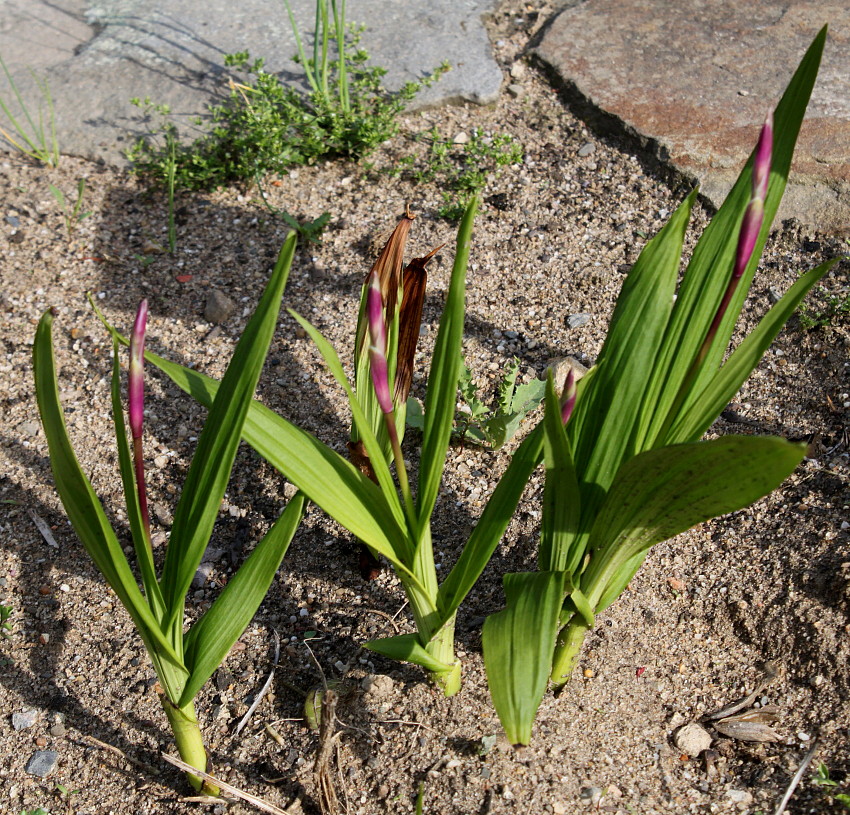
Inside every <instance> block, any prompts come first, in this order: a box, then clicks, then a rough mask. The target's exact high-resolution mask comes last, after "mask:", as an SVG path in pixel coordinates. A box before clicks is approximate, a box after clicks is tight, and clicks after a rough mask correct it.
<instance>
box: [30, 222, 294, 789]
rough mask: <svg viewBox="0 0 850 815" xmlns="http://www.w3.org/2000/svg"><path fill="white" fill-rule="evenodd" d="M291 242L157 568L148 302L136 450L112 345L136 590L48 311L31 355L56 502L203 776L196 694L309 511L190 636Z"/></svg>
mask: <svg viewBox="0 0 850 815" xmlns="http://www.w3.org/2000/svg"><path fill="white" fill-rule="evenodd" d="M295 243H296V241H295V235H292V234H290V236H289V237H288V238H287V240H286V242H285V243H284V246H283V248H282V250H281V252H280V256H279V258H278V261H277V263H276V265H275V268H274V271H273V272H272V275H271V278H270V280H269V283H268V285H267V287H266V289H265V291H264V293H263V295H262V297H261V299H260V302H259V305H258V306H257V309H256V311H255V313H254V315H253V317H252V318H251V319H250V321H249V322H248V325H247V326H246V328H245V332H244V334H243V335H242V337H241V339H240V341H239V343H238V344H237V347H236V350H235V352H234V355H233V358H232V359H231V361H230V364H229V365H228V367H227V372H226V373H225V375H224V379H223V380H222V382H221V387H220V390H219V396H218V399H216V401H215V405H214V406H213V407H212V409H211V410H210V411H209V415H208V417H207V421H206V423H205V425H204V428H203V431H202V432H201V435H200V438H199V441H198V445H197V448H196V451H195V454H194V456H193V458H192V462H191V465H190V467H189V471H188V474H187V476H186V482H185V484H184V487H183V491H182V494H181V496H180V500H179V501H178V504H177V507H176V508H175V511H174V522H173V525H172V528H171V535H170V537H169V541H168V547H167V550H166V552H165V559H164V562H163V563H162V564H161V566H160V567H159V568H158V567H157V564H156V563H155V561H154V557H153V548H152V544H151V534H150V528H151V527H150V516H149V513H148V500H147V489H146V486H145V468H144V450H143V417H144V379H143V360H144V356H143V352H144V341H145V331H146V322H147V303H146V302H144V301H143V302H142V304H141V305H140V307H139V311H138V313H137V315H136V321H135V324H134V327H133V333H132V340H131V343H130V363H129V372H128V375H127V384H128V397H127V401H128V421H127V424H129V429H130V436H131V439H132V448H131V445H130V443H128V439H127V433H126V424H125V419H124V411H123V407H122V404H121V378H120V364H119V345H118V343H117V341H116V342H114V343H113V350H114V354H113V368H112V418H113V422H114V424H115V435H116V441H117V447H118V461H119V469H120V472H121V479H122V484H123V487H124V500H125V504H126V512H127V518H128V522H129V526H130V533H131V538H132V542H133V549H134V550H135V555H136V565H137V568H138V574H139V576H140V578H141V588H140V587H139V584H138V582H137V578H136V575H135V574H134V572H133V570H132V569H131V567H130V564H129V562H128V560H127V557H126V555H125V554H124V549H123V546H122V543H121V541H120V540H119V536H118V534H116V532H115V531H114V529H113V527H112V526H111V524H110V522H109V520H108V519H107V517H106V514H105V512H104V510H103V507H102V505H101V503H100V501H99V500H98V498H97V496H96V495H95V492H94V490H93V488H92V485H91V483H90V482H89V480H88V478H87V477H86V475H85V474H84V473H83V470H82V468H81V466H80V464H79V461H78V460H77V457H76V455H75V453H74V450H73V448H72V446H71V441H70V439H69V437H68V431H67V428H66V425H65V418H64V413H63V410H62V405H61V403H60V401H59V388H58V382H57V377H56V366H55V362H54V353H53V341H52V324H53V319H54V315H53V313H52V312H51V311H47V312H45V314H44V315H43V316H42V318H41V321H40V323H39V326H38V329H37V332H36V337H35V343H34V346H33V366H34V372H35V382H36V396H37V400H38V407H39V411H40V413H41V421H42V424H43V426H44V431H45V435H46V437H47V444H48V450H49V455H50V463H51V466H52V469H53V476H54V480H55V483H56V488H57V491H58V493H59V497H60V499H61V500H62V504H63V505H64V507H65V511H66V512H67V514H68V518H69V520H70V521H71V524H72V526H73V527H74V530H75V531H76V533H77V536H78V537H79V539H80V541H81V542H82V544H83V546H84V547H85V549H86V551H87V552H88V554H89V556H90V557H91V558H92V560H93V561H94V562H95V564H96V566H97V567H98V569H99V570H100V572H101V573H102V574H103V576H104V577H105V578H106V581H107V582H108V583H109V585H110V587H111V588H112V590H113V591H114V592H115V594H116V596H117V597H118V599H119V600H120V601H121V603H122V604H123V605H124V607H125V608H126V609H127V611H128V613H129V614H130V617H131V619H132V620H133V623H134V625H135V626H136V629H137V631H138V632H139V635H140V637H141V638H142V642H143V643H144V645H145V648H146V650H147V652H148V655H149V656H150V659H151V662H152V663H153V667H154V669H155V671H156V674H157V678H158V679H159V687H158V689H157V690H158V693H159V697H160V701H161V703H162V707H163V710H164V712H165V715H166V717H167V719H168V721H169V724H170V725H171V728H172V731H173V733H174V738H175V741H176V743H177V747H178V750H179V751H180V755H181V757H182V758H183V760H184V761H185V762H187V763H188V764H189V765H190V766H191V767H193V768H196V769H198V770H201V771H205V770H206V764H207V755H206V751H205V749H204V743H203V738H202V736H201V732H200V728H199V726H198V720H197V716H196V714H195V706H194V698H195V695H196V694H197V693H198V691H199V690H200V689H201V687H202V686H203V685H204V684H205V683H206V681H207V679H209V677H210V676H211V675H212V673H213V672H214V671H215V670H216V669H217V668H218V666H219V665H220V664H221V662H222V661H223V659H224V658H225V657H226V655H227V653H228V652H229V651H230V649H231V647H232V646H233V644H234V643H235V642H236V640H237V639H238V638H239V636H240V635H241V634H242V632H243V631H244V629H245V627H246V626H247V625H248V623H249V622H250V620H251V618H252V617H253V615H254V612H255V611H256V610H257V608H258V607H259V605H260V603H261V602H262V600H263V598H264V596H265V594H266V592H267V591H268V588H269V586H270V585H271V582H272V579H273V578H274V575H275V573H276V571H277V569H278V567H279V565H280V562H281V560H282V558H283V556H284V554H285V553H286V550H287V548H288V546H289V544H290V541H291V540H292V537H293V535H294V534H295V530H296V529H297V527H298V524H299V523H300V520H301V517H302V514H303V511H304V505H305V500H304V497H303V495H302V494H301V493H297V494H296V495H295V496H294V497H293V498H292V499H291V500H290V501H289V503H288V504H287V506H286V509H285V510H284V511H283V513H282V514H281V516H280V517H279V518H278V519H277V521H276V522H275V523H274V524H273V525H272V526H271V528H270V529H269V531H268V532H267V533H266V535H265V537H263V539H262V540H261V541H260V542H259V543H258V544H257V546H256V547H255V548H254V550H253V551H252V552H251V553H250V554H249V555H248V557H247V558H246V560H245V561H244V563H243V564H242V566H241V567H240V568H239V570H238V571H237V572H236V573H235V574H234V575H233V576H231V578H230V580H229V581H228V583H227V585H226V586H225V587H224V589H223V590H222V591H221V593H220V594H219V596H218V597H217V598H216V599H215V601H214V602H213V603H212V605H211V606H210V607H209V609H207V611H206V612H204V613H203V614H202V615H201V616H200V617H197V618H195V619H194V621H193V622H192V624H191V626H189V627H188V629H187V628H186V622H187V621H186V619H185V608H186V595H187V592H188V591H189V589H190V585H191V582H192V578H193V577H194V575H195V572H196V570H197V568H198V566H199V565H200V562H201V558H202V556H203V554H204V551H205V549H206V547H207V543H208V541H209V539H210V535H211V534H212V531H213V526H214V524H215V520H216V517H217V515H218V512H219V508H220V506H221V501H222V498H223V496H224V492H225V489H226V488H227V483H228V479H229V476H230V471H231V469H232V467H233V462H234V459H235V457H236V451H237V448H238V446H239V441H240V436H241V434H242V432H243V426H244V423H245V420H246V416H247V414H248V410H249V406H250V404H251V402H252V395H253V393H254V389H255V387H256V384H257V380H258V378H259V376H260V371H261V369H262V366H263V362H264V361H265V358H266V354H267V352H268V348H269V344H270V342H271V339H272V336H273V334H274V329H275V325H276V323H277V318H278V314H279V310H280V299H281V296H282V294H283V290H284V288H285V285H286V280H287V276H288V274H289V268H290V265H291V263H292V258H293V255H294V253H295ZM188 780H189V782H190V783H191V785H192V786H193V787H194V788H195V789H203V790H204V791H205V792H207V793H210V794H217V792H218V790H217V789H216V788H215V787H213V786H211V785H210V784H209V782H202V781H201V778H200V777H199V776H197V775H195V774H193V773H191V772H190V773H188Z"/></svg>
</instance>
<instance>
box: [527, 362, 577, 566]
mask: <svg viewBox="0 0 850 815" xmlns="http://www.w3.org/2000/svg"><path fill="white" fill-rule="evenodd" d="M543 425H544V427H545V432H546V438H545V446H544V461H545V464H546V482H545V485H544V487H543V523H542V528H541V534H540V551H539V553H538V555H537V563H538V568H539V569H540V571H541V572H564V571H565V572H568V573H569V574H570V575H573V574H574V573H575V571H576V569H577V568H578V566H579V564H580V563H581V559H582V557H583V555H584V551H583V549H582V548H581V547H578V546H571V544H572V543H573V542H574V541H575V540H576V536H577V534H578V530H579V520H580V518H581V493H580V492H579V487H578V479H577V477H576V468H575V464H574V463H573V456H572V451H571V450H570V442H569V439H568V438H567V433H566V430H565V429H564V423H563V422H562V421H561V408H560V405H559V404H558V397H557V396H556V395H555V386H554V383H553V381H552V375H551V373H550V374H549V377H548V379H547V381H546V414H545V416H544V418H543Z"/></svg>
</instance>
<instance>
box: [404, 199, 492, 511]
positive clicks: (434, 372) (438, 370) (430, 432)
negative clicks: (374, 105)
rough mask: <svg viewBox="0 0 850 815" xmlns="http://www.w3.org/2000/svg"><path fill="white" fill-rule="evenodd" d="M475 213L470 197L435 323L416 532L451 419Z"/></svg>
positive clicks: (431, 500)
mask: <svg viewBox="0 0 850 815" xmlns="http://www.w3.org/2000/svg"><path fill="white" fill-rule="evenodd" d="M477 209H478V198H477V197H473V198H472V200H471V201H470V203H469V205H468V206H467V208H466V213H465V214H464V216H463V220H462V221H461V225H460V229H459V230H458V233H457V249H456V251H455V262H454V267H453V268H452V277H451V282H450V283H449V292H448V295H447V296H446V306H445V308H444V309H443V316H442V318H441V319H440V328H439V331H438V333H437V341H436V344H435V345H434V356H433V358H432V361H431V371H430V373H429V375H428V390H427V392H426V395H425V428H424V430H423V431H422V455H421V458H420V464H419V490H418V493H417V496H416V509H417V515H418V517H419V524H420V528H421V527H423V526H424V525H425V524H427V523H429V522H430V518H431V513H432V512H433V511H434V505H435V504H436V502H437V492H438V491H439V488H440V481H441V479H442V477H443V468H444V467H445V464H446V452H447V451H448V449H449V440H450V438H451V434H452V426H453V424H454V417H455V405H456V404H457V383H458V378H459V376H460V365H461V354H460V351H461V343H462V341H463V318H464V312H465V297H466V266H467V263H468V261H469V249H470V243H471V240H472V227H473V224H474V222H475V213H476V211H477Z"/></svg>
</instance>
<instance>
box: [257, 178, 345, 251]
mask: <svg viewBox="0 0 850 815" xmlns="http://www.w3.org/2000/svg"><path fill="white" fill-rule="evenodd" d="M256 182H257V191H258V192H259V193H260V200H261V201H262V202H263V204H264V205H265V207H266V209H268V211H269V212H271V213H272V214H274V215H276V216H277V217H278V218H280V219H281V220H282V221H283V222H284V223H285V224H286V225H287V226H288V227H289V228H290V229H294V230H295V232H296V233H297V234H298V236H299V237H301V238H303V239H304V240H305V241H306V242H307V243H321V242H322V237H321V236H322V232H324V230H325V227H326V226H327V225H328V222H329V221H330V219H331V214H330V212H323V213H322V214H321V215H320V216H319V217H318V218H314V219H313V220H312V221H310V220H306V221H299V220H298V219H297V218H296V217H294V216H293V215H291V214H290V213H288V212H287V211H286V210H285V209H280V207H276V206H275V205H274V204H272V203H271V202H270V201H269V199H268V197H267V196H266V191H265V189H264V188H263V180H262V179H261V178H260V177H259V176H257V178H256Z"/></svg>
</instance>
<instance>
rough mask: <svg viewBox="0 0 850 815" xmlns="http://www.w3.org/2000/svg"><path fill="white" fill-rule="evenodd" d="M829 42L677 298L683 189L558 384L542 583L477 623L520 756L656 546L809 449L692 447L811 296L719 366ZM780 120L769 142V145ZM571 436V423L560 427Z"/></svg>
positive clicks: (515, 589)
mask: <svg viewBox="0 0 850 815" xmlns="http://www.w3.org/2000/svg"><path fill="white" fill-rule="evenodd" d="M825 37H826V29H824V30H823V31H821V33H820V34H819V35H818V37H817V38H816V40H815V41H814V43H813V44H812V45H811V47H810V48H809V50H808V52H807V54H806V55H805V57H804V58H803V61H802V63H801V64H800V67H799V68H798V70H797V72H796V74H795V75H794V77H793V79H792V80H791V83H790V85H789V87H788V89H787V90H786V92H785V94H784V96H783V98H782V100H781V102H780V103H779V105H778V107H777V109H776V111H775V114H774V115H773V116H768V118H767V121H766V122H765V124H764V126H763V128H762V130H761V133H760V136H759V139H758V143H757V145H756V147H755V150H754V151H753V154H752V156H751V157H750V160H749V162H748V163H747V165H746V167H745V168H744V170H743V172H742V173H741V175H740V177H739V179H738V181H737V183H736V184H735V186H734V187H733V189H732V191H731V192H730V193H729V196H728V197H727V199H726V201H725V203H724V204H723V206H722V207H721V208H720V210H719V211H718V212H717V214H716V215H715V216H714V218H713V219H712V221H711V224H710V225H709V226H708V227H707V228H706V230H705V232H704V233H703V235H702V237H701V238H700V240H699V242H698V243H697V245H696V247H695V249H694V251H693V255H692V257H691V260H690V262H689V264H688V266H687V269H686V271H685V274H684V276H683V278H682V281H681V284H680V285H679V286H678V289H677V286H676V283H677V279H678V276H679V266H680V262H681V255H682V245H683V240H684V235H685V230H686V228H687V224H688V218H689V215H690V212H691V208H692V206H693V204H694V201H695V198H696V191H694V192H692V193H691V194H690V195H689V196H688V197H687V199H686V200H685V201H684V203H683V204H682V205H681V206H680V207H679V208H678V210H677V211H676V212H675V213H673V215H672V216H671V218H670V220H669V222H668V223H667V225H666V226H665V227H664V229H663V230H662V231H661V232H660V233H659V234H658V235H657V236H656V237H655V238H654V239H653V240H652V241H650V242H649V243H648V244H647V246H646V247H645V248H644V250H643V252H642V253H641V255H640V257H639V258H638V260H637V262H636V264H635V266H634V268H633V269H632V270H631V272H630V273H629V275H628V277H627V279H626V281H625V283H624V284H623V288H622V291H621V292H620V296H619V299H618V301H617V306H616V309H615V311H614V315H613V318H612V322H611V326H610V328H609V331H608V336H607V339H606V341H605V344H604V346H603V348H602V351H601V353H600V355H599V358H598V360H597V363H596V365H595V367H594V368H592V369H591V371H590V372H589V373H588V374H587V375H586V376H585V377H584V378H583V379H582V380H581V382H579V383H578V384H577V385H576V383H575V382H574V381H573V379H572V375H570V376H569V377H568V379H567V383H566V388H565V394H564V396H563V404H559V401H558V398H557V396H556V394H555V391H554V387H553V385H552V384H551V380H550V383H549V386H548V391H547V396H546V414H545V418H544V420H543V425H542V427H541V428H538V431H537V434H536V435H537V443H538V444H540V445H541V447H542V458H543V460H544V464H545V473H546V476H545V487H544V495H543V520H542V529H541V540H540V550H539V556H538V567H539V570H540V571H538V572H535V573H525V574H509V575H506V576H505V578H504V586H505V594H506V598H507V607H506V608H505V609H504V610H503V611H500V612H498V613H497V614H494V615H492V616H491V617H490V618H489V619H488V620H487V621H486V622H485V625H484V630H483V646H484V659H485V666H486V669H487V677H488V682H489V685H490V690H491V694H492V697H493V701H494V704H495V706H496V710H497V711H498V713H499V716H500V718H501V721H502V724H503V726H504V728H505V731H506V733H507V735H508V738H509V740H510V741H511V742H512V743H514V744H527V743H528V741H529V739H530V738H531V730H532V724H533V721H534V716H535V714H536V711H537V708H538V706H539V704H540V701H541V699H542V697H543V693H544V692H545V689H546V685H547V682H551V684H552V685H553V686H554V687H556V688H557V687H560V686H563V685H564V684H565V683H566V682H567V681H568V679H569V677H570V673H571V670H572V666H573V664H574V661H575V659H576V656H577V655H578V653H579V650H580V648H581V645H582V642H583V640H584V638H585V635H586V634H587V632H588V631H590V630H591V629H592V628H593V627H594V625H595V619H596V616H597V615H598V614H600V613H601V612H602V611H603V610H604V609H606V608H607V607H608V606H609V605H611V603H613V602H614V601H615V600H616V599H617V597H619V595H620V594H621V593H622V592H623V590H624V589H625V588H626V586H627V585H628V584H629V581H630V580H631V579H632V577H633V575H634V574H635V572H636V571H637V569H638V568H639V567H640V565H641V563H642V562H643V560H644V558H645V557H646V555H647V553H648V551H649V549H650V548H651V547H652V546H653V545H654V544H656V543H659V542H660V541H663V540H667V539H668V538H671V537H673V536H674V535H676V534H678V533H680V532H684V531H685V530H687V529H689V528H690V527H692V526H694V525H695V524H697V523H700V522H702V521H705V520H708V519H710V518H713V517H716V516H718V515H723V514H725V513H729V512H733V511H735V510H738V509H741V508H743V507H745V506H748V505H749V504H751V503H753V502H754V501H756V500H757V499H759V498H761V497H762V496H764V495H766V494H767V493H769V492H770V491H771V490H773V489H775V488H776V487H778V486H779V484H780V483H781V482H782V481H783V480H784V479H785V478H786V477H787V476H788V475H789V474H790V473H791V472H792V471H793V470H794V468H795V467H796V466H797V465H798V464H799V462H800V461H801V460H802V458H803V456H804V454H805V445H802V444H792V443H790V442H788V441H786V440H784V439H781V438H771V437H758V436H722V437H720V438H717V439H714V440H711V441H700V438H701V437H702V436H703V434H704V433H705V432H706V430H708V428H709V427H710V426H711V424H712V423H713V422H714V421H715V419H716V418H717V417H718V416H719V414H720V412H721V411H722V410H723V409H724V407H725V406H726V405H727V404H728V402H729V401H730V400H731V399H732V397H733V396H734V394H735V393H736V392H737V390H738V389H739V388H740V386H741V385H742V384H743V383H744V381H745V380H746V379H747V377H748V376H749V375H750V373H751V372H752V370H753V369H754V368H755V366H756V365H757V364H758V362H759V360H760V359H761V357H762V355H763V354H764V352H765V351H766V349H767V348H768V346H769V345H770V343H771V342H772V341H773V339H774V337H776V335H777V334H778V332H779V331H780V330H781V328H782V326H783V325H784V324H785V322H786V321H787V320H788V318H789V317H790V316H791V315H792V314H793V313H794V311H795V310H796V308H797V307H798V305H799V304H800V301H801V300H802V299H803V297H804V296H805V295H806V293H807V292H808V291H809V289H811V287H812V286H814V285H815V283H816V282H817V281H818V280H819V279H820V278H821V277H822V276H823V275H824V274H825V273H826V271H827V270H828V269H829V268H830V266H832V264H833V262H834V261H833V262H828V263H825V264H823V265H821V266H819V267H818V268H816V269H813V270H812V271H809V272H807V273H805V274H803V275H802V276H801V277H800V278H799V279H798V280H797V282H796V283H794V285H793V286H792V287H791V288H790V289H789V291H788V292H787V293H786V294H785V295H784V297H782V299H781V300H780V301H779V302H778V303H776V304H775V305H774V306H773V307H772V308H771V309H770V311H768V313H767V314H766V315H765V316H764V318H763V319H762V321H761V322H760V323H759V325H758V326H757V327H756V328H755V329H754V330H753V331H752V332H751V333H750V334H749V335H748V336H747V337H746V339H744V340H743V341H742V342H741V343H740V344H739V345H738V347H737V348H735V349H734V351H732V353H731V354H730V355H729V356H728V358H727V359H725V361H724V356H725V355H726V352H727V349H728V348H729V343H730V340H731V337H732V333H733V330H734V328H735V323H736V321H737V318H738V315H739V314H740V312H741V309H742V307H743V303H744V299H745V297H746V295H747V291H748V289H749V286H750V282H751V281H752V279H753V275H754V273H755V270H756V267H757V264H758V260H759V257H760V255H761V251H762V248H763V246H764V242H765V240H766V238H767V235H768V232H769V229H770V224H771V221H772V219H773V216H774V214H775V213H776V210H777V208H778V206H779V201H780V199H781V197H782V192H783V190H784V187H785V183H786V179H787V177H788V170H789V166H790V163H791V156H792V153H793V150H794V144H795V142H796V139H797V134H798V132H799V129H800V124H801V121H802V118H803V115H804V113H805V109H806V105H807V103H808V99H809V96H810V94H811V89H812V86H813V84H814V81H815V77H816V75H817V70H818V65H819V62H820V56H821V52H822V50H823V45H824V40H825ZM774 119H775V127H776V136H775V137H774ZM565 423H566V424H565Z"/></svg>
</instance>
